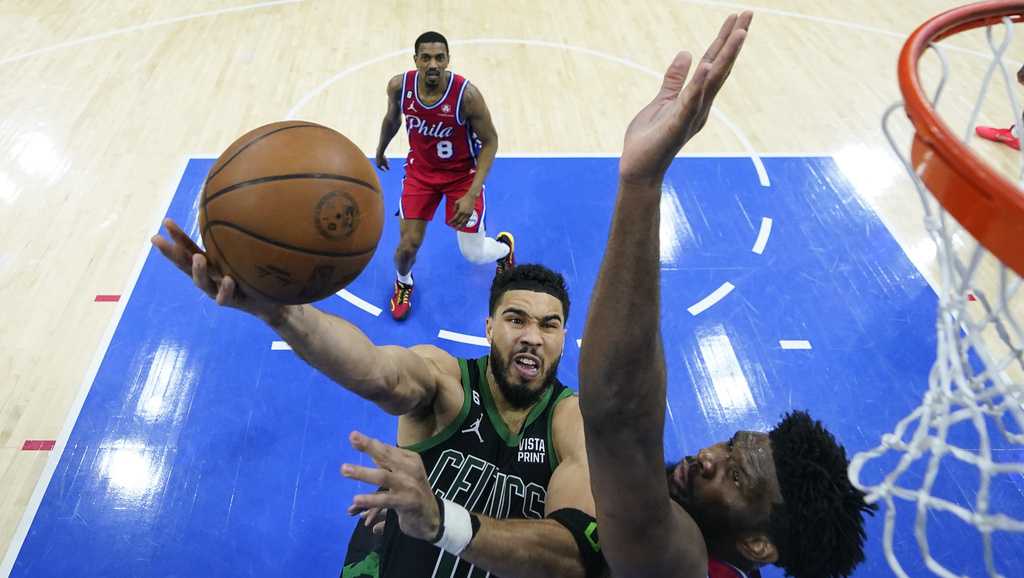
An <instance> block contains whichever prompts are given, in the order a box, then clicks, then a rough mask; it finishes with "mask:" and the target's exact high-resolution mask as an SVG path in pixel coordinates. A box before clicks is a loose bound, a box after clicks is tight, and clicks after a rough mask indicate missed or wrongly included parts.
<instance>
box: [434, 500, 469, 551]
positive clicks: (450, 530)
mask: <svg viewBox="0 0 1024 578" xmlns="http://www.w3.org/2000/svg"><path fill="white" fill-rule="evenodd" d="M441 502H442V503H443V504H444V515H443V516H442V518H441V519H442V524H444V533H443V534H441V539H440V540H438V541H437V542H434V545H435V546H437V547H438V548H440V549H442V550H444V551H445V552H450V553H452V554H455V555H456V556H458V555H459V554H462V551H463V550H465V549H466V547H467V546H469V543H470V541H472V540H473V523H472V522H471V521H470V519H469V510H467V509H466V508H463V507H462V506H460V505H458V504H456V503H455V502H450V501H448V500H441Z"/></svg>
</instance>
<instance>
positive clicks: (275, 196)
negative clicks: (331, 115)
mask: <svg viewBox="0 0 1024 578" xmlns="http://www.w3.org/2000/svg"><path fill="white" fill-rule="evenodd" d="M383 224H384V204H383V201H382V198H381V192H380V182H379V181H378V180H377V173H376V172H375V171H374V169H373V166H372V165H370V162H369V161H368V160H367V158H366V156H365V155H364V154H363V153H362V152H361V151H360V150H359V147H357V146H356V145H355V144H353V143H352V141H350V140H348V139H347V138H345V137H344V136H343V135H342V134H341V133H339V132H337V131H334V130H331V129H329V128H327V127H325V126H321V125H318V124H314V123H311V122H302V121H288V122H275V123H272V124H268V125H266V126H261V127H260V128H258V129H256V130H253V131H250V132H248V133H246V134H245V135H243V136H242V137H241V138H239V139H238V140H236V141H235V142H234V143H232V144H231V146H229V147H228V149H227V150H226V151H224V154H222V155H220V158H218V159H217V162H216V163H215V164H214V165H213V167H212V168H211V169H210V174H209V175H208V176H207V177H206V184H205V185H204V186H203V194H202V198H201V200H200V207H199V228H200V231H201V234H202V236H203V244H204V245H205V247H206V252H207V256H208V258H209V259H210V262H211V263H212V264H213V266H215V267H217V268H218V269H219V270H220V271H221V272H222V273H224V274H226V275H231V276H232V277H233V278H234V279H235V281H237V282H238V283H239V285H240V288H241V290H242V292H243V293H245V292H249V291H252V292H254V293H256V294H259V295H262V296H264V297H266V298H268V299H271V300H273V301H276V302H278V303H286V304H298V303H311V302H313V301H317V300H319V299H323V298H324V297H327V296H328V295H331V294H332V293H336V292H338V291H340V290H341V289H342V288H343V287H345V286H346V285H348V284H349V283H351V282H352V280H353V279H355V278H356V277H357V276H358V275H359V273H360V272H361V271H362V270H363V268H364V267H365V266H366V264H367V263H368V262H369V261H370V258H371V257H373V252H374V250H375V249H376V248H377V242H378V241H379V240H380V233H381V227H382V226H383Z"/></svg>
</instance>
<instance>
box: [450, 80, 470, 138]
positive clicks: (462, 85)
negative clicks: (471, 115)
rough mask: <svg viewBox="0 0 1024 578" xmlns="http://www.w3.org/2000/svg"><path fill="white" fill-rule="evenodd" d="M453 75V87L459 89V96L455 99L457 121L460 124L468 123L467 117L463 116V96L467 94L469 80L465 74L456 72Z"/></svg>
mask: <svg viewBox="0 0 1024 578" xmlns="http://www.w3.org/2000/svg"><path fill="white" fill-rule="evenodd" d="M452 75H453V76H454V77H455V83H456V84H455V86H453V87H452V88H453V89H457V90H458V97H456V99H455V122H457V123H459V124H460V125H463V124H466V119H465V118H463V116H462V98H463V96H465V94H466V88H468V87H469V81H468V80H466V78H465V77H464V76H459V75H458V74H455V73H454V72H453V73H452Z"/></svg>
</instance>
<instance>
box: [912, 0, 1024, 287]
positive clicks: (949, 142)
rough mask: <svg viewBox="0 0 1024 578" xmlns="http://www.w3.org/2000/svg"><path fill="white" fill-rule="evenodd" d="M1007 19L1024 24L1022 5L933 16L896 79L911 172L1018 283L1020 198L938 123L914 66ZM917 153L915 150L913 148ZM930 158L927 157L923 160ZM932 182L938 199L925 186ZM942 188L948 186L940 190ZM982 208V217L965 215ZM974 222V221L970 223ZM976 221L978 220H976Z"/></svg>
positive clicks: (1023, 241) (1022, 259)
mask: <svg viewBox="0 0 1024 578" xmlns="http://www.w3.org/2000/svg"><path fill="white" fill-rule="evenodd" d="M1005 17H1010V19H1011V21H1013V22H1014V23H1018V22H1024V2H1022V1H1020V0H997V1H991V2H981V3H976V4H970V5H967V6H961V7H958V8H953V9H951V10H948V11H946V12H943V13H941V14H938V15H936V16H934V17H932V18H930V19H929V20H927V21H925V22H924V23H923V24H921V25H920V26H918V28H917V29H916V30H915V31H914V32H913V33H912V34H911V35H910V37H909V38H908V39H907V41H906V43H904V45H903V49H902V50H901V51H900V56H899V64H898V69H897V73H898V76H899V84H900V91H901V92H902V93H903V99H904V108H905V110H906V113H907V115H908V116H909V117H910V121H911V122H912V123H913V125H914V128H915V131H916V135H915V139H914V140H915V142H914V149H915V151H914V152H915V153H918V152H920V153H921V154H914V155H913V156H914V160H913V161H912V164H913V168H914V170H915V171H917V172H918V175H919V176H920V177H921V180H922V181H924V182H925V183H926V184H927V185H928V186H929V189H930V190H931V191H932V193H933V194H934V195H935V197H936V198H937V200H938V201H939V202H940V203H941V204H942V205H943V206H944V207H945V208H946V210H947V211H948V212H949V213H950V214H952V215H953V216H954V217H955V218H956V219H957V220H958V221H959V222H960V223H961V225H963V226H964V228H966V229H967V230H968V231H970V232H971V234H972V235H973V236H974V237H975V238H976V239H977V240H978V241H979V242H981V244H982V245H984V246H985V247H986V248H987V249H988V250H989V251H990V252H992V254H994V255H995V256H996V257H997V258H999V259H1000V260H1001V261H1002V262H1003V263H1005V264H1007V265H1008V266H1010V267H1011V268H1012V269H1014V270H1015V271H1016V272H1017V274H1018V275H1020V276H1022V277H1024V236H1022V235H1021V233H1022V232H1024V196H1022V195H1021V193H1020V191H1019V189H1018V188H1017V187H1016V185H1014V184H1013V183H1012V182H1010V181H1009V180H1007V179H1006V178H1005V177H1003V176H1002V175H1001V174H999V173H998V172H996V170H994V169H993V168H992V167H991V166H990V165H988V164H987V163H986V162H984V161H983V160H982V159H981V158H980V157H978V156H977V155H976V154H975V153H974V152H972V151H971V150H970V149H969V148H968V147H967V146H966V145H964V144H963V142H961V141H960V139H959V138H958V137H957V136H956V135H955V134H953V132H952V131H951V129H950V128H949V127H948V126H946V124H945V123H944V122H943V121H942V120H941V119H940V118H939V117H938V114H937V113H936V111H935V109H934V108H932V105H931V104H930V103H929V101H928V99H927V97H926V96H925V93H924V90H923V89H922V88H921V83H920V81H919V79H918V75H917V62H918V60H919V59H920V57H921V55H922V54H924V51H925V50H926V49H927V48H928V46H929V45H930V44H931V43H933V42H938V41H940V40H943V39H945V38H948V37H950V36H952V35H954V34H958V33H960V32H964V31H967V30H972V29H974V28H979V27H982V26H989V25H992V24H999V23H1000V22H1001V21H1002V19H1003V18H1005ZM919 145H920V146H921V147H923V149H921V150H918V146H919ZM928 153H930V154H928ZM928 173H931V174H932V176H933V177H934V179H933V180H936V181H938V184H939V185H940V187H939V188H942V189H943V190H942V191H941V193H940V192H939V191H937V190H936V188H937V187H935V186H933V183H932V182H929V174H928ZM946 185H948V186H946ZM980 204H985V205H986V206H987V207H988V208H987V209H982V211H981V212H982V213H985V212H986V211H987V214H983V215H977V214H972V215H966V216H967V218H966V219H965V218H964V217H965V215H964V211H965V210H966V211H967V212H973V210H972V209H970V208H969V207H974V206H977V205H980ZM971 217H974V218H971ZM979 217H980V218H979Z"/></svg>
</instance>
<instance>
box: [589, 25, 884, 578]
mask: <svg viewBox="0 0 1024 578" xmlns="http://www.w3.org/2000/svg"><path fill="white" fill-rule="evenodd" d="M750 20H751V15H750V13H749V12H746V13H743V14H741V15H740V16H738V17H737V16H730V17H729V18H728V19H727V20H726V21H725V24H724V25H723V26H722V29H721V31H720V32H719V35H718V38H717V39H716V40H715V41H714V42H713V43H712V44H711V46H710V47H709V48H708V50H707V52H706V53H705V55H704V57H703V58H702V59H701V61H700V63H699V64H697V66H696V70H695V71H694V72H693V76H692V78H691V79H690V81H689V82H688V83H685V85H684V82H685V81H686V77H687V73H688V72H689V70H690V68H691V57H690V55H689V54H687V53H680V54H679V55H678V56H677V57H676V58H675V61H674V62H673V63H672V65H671V66H670V67H669V69H668V71H667V72H666V73H665V78H664V82H663V84H662V87H661V90H660V92H659V93H658V95H657V96H656V97H655V98H654V100H653V101H652V102H651V103H650V104H649V105H648V106H647V107H646V108H644V109H643V110H641V111H640V113H639V114H638V115H637V116H636V117H635V118H634V119H633V121H632V123H631V124H630V126H629V128H628V129H627V131H626V137H625V143H624V146H623V151H622V158H621V161H620V163H619V192H618V202H617V205H616V209H615V214H614V216H613V218H612V225H611V234H610V236H609V239H608V246H607V249H606V251H605V254H604V260H603V262H602V265H601V272H600V275H599V277H598V281H597V285H596V287H595V289H594V294H593V301H592V302H591V305H590V312H589V317H588V319H587V324H586V330H585V332H584V336H583V343H584V346H583V350H582V352H581V356H580V372H579V376H580V394H581V400H580V404H581V406H582V410H583V415H584V429H585V433H586V443H587V455H588V458H589V463H590V467H591V476H592V489H593V492H594V498H595V501H596V503H597V512H598V516H597V520H598V527H599V528H600V532H601V547H602V550H603V552H604V555H605V558H606V559H607V563H608V566H609V567H610V568H611V571H612V574H613V576H615V577H616V578H626V577H643V578H658V577H672V578H704V577H707V576H710V577H711V578H744V577H747V576H757V575H758V573H759V568H761V567H762V566H764V565H767V564H774V565H776V566H779V567H781V568H782V569H783V570H784V571H785V573H786V574H787V575H789V576H794V577H796V578H835V577H840V576H849V575H850V573H851V572H853V569H854V568H855V567H856V566H857V564H858V563H860V562H861V561H862V560H863V559H864V550H863V544H864V537H865V535H864V525H863V524H864V519H863V514H864V513H865V512H869V511H871V508H869V507H868V506H867V505H866V504H865V502H864V494H863V493H862V492H860V491H859V490H857V489H856V488H854V487H853V486H852V485H851V484H850V482H849V480H848V479H847V477H846V467H847V460H846V454H845V451H844V449H843V448H842V446H840V445H838V444H837V443H836V441H835V439H834V438H833V437H832V435H831V434H830V433H829V432H828V431H827V430H825V428H824V427H822V425H821V423H820V422H816V421H814V420H812V419H811V418H810V416H808V415H807V414H806V413H804V412H793V413H791V414H789V415H787V416H786V417H785V418H784V419H783V420H782V422H781V423H780V424H779V425H778V426H777V427H776V428H775V429H773V430H772V431H771V432H769V433H761V432H739V433H737V434H736V435H735V436H733V437H732V438H731V439H730V440H729V441H728V442H724V443H719V444H716V445H713V446H711V447H708V448H705V449H702V450H701V451H700V452H698V453H697V455H696V456H694V457H690V458H686V459H684V460H682V461H680V462H678V463H675V464H671V465H669V466H668V467H667V468H666V467H665V465H664V463H665V462H664V445H663V442H662V435H663V430H664V419H665V402H666V400H665V391H666V384H665V380H666V375H665V360H664V353H663V351H662V343H661V338H660V332H659V316H660V303H659V238H658V221H659V204H660V199H661V183H662V179H663V177H664V175H665V171H666V170H667V169H668V166H669V165H670V164H671V162H672V159H673V158H674V157H675V156H676V154H677V153H678V152H679V150H680V148H681V147H682V146H683V145H684V144H685V143H686V142H687V141H688V140H689V139H690V138H691V137H693V136H694V135H695V134H696V133H697V132H698V131H699V130H700V129H701V128H702V127H703V126H704V123H705V121H706V120H707V117H708V112H709V111H710V109H711V103H712V101H713V100H714V98H715V95H716V94H717V93H718V90H719V89H720V88H721V87H722V84H723V83H724V82H725V79H726V78H727V77H728V76H729V72H730V71H731V69H732V66H733V63H734V62H735V60H736V57H737V56H738V54H739V51H740V47H741V46H742V45H743V41H744V39H745V37H746V34H747V29H748V26H749V25H750ZM624 280H626V281H625V282H624Z"/></svg>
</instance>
